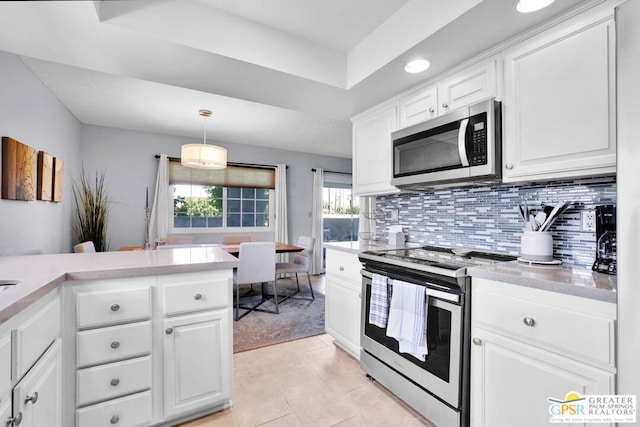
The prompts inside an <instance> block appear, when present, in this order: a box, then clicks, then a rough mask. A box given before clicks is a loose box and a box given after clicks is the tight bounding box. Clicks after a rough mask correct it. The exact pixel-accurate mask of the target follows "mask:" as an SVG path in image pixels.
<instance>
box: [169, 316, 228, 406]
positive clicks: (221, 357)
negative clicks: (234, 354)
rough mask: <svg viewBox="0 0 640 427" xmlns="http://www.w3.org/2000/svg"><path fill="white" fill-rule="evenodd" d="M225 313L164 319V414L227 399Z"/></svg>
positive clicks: (217, 402) (226, 328) (226, 329)
mask: <svg viewBox="0 0 640 427" xmlns="http://www.w3.org/2000/svg"><path fill="white" fill-rule="evenodd" d="M228 311H229V310H223V311H215V312H207V313H199V314H192V315H187V316H180V317H174V318H169V319H165V320H164V321H163V327H164V332H165V333H164V343H163V344H164V413H165V416H166V417H173V416H175V415H179V414H181V413H184V412H187V411H189V410H195V409H199V408H204V407H207V406H214V405H217V404H221V403H224V402H225V401H228V400H229V398H230V397H231V374H232V373H231V369H230V367H231V355H230V354H229V352H228V349H227V348H225V347H228V346H229V342H230V341H231V337H230V336H229V330H230V316H229V313H228Z"/></svg>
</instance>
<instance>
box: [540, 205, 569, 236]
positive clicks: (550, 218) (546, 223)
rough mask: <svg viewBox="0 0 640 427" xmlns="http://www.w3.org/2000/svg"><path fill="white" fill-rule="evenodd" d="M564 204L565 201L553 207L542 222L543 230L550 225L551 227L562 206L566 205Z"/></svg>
mask: <svg viewBox="0 0 640 427" xmlns="http://www.w3.org/2000/svg"><path fill="white" fill-rule="evenodd" d="M564 204H565V202H558V203H556V205H555V206H554V207H553V210H552V211H551V213H550V214H549V216H548V217H547V219H546V220H545V221H544V223H543V224H542V231H547V230H548V229H549V227H551V224H552V223H553V221H555V218H556V217H557V215H558V212H559V211H560V209H561V208H562V206H564Z"/></svg>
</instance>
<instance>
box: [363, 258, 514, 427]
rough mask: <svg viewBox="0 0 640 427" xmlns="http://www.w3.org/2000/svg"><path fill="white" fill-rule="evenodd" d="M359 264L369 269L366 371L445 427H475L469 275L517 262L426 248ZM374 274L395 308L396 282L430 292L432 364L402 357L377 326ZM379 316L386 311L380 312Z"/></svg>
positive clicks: (427, 302) (366, 277)
mask: <svg viewBox="0 0 640 427" xmlns="http://www.w3.org/2000/svg"><path fill="white" fill-rule="evenodd" d="M454 252H455V253H454ZM359 258H360V261H361V262H362V263H363V265H364V266H363V270H362V296H363V298H362V322H361V325H362V326H361V335H360V346H361V347H362V349H361V351H360V365H361V366H362V369H363V370H364V371H365V372H366V373H367V375H368V376H370V377H371V378H372V379H375V380H376V381H378V382H379V383H380V384H382V385H383V386H385V387H386V388H387V389H389V390H390V391H391V392H393V393H394V394H395V395H397V396H398V397H399V398H400V399H402V400H403V401H405V402H406V403H407V404H409V405H410V406H411V407H413V408H414V409H415V410H416V411H418V412H419V413H421V414H422V415H424V416H425V417H426V418H427V419H429V420H430V421H431V422H433V423H434V424H436V425H437V426H439V427H448V426H468V425H469V346H470V338H469V335H470V321H471V315H470V314H471V311H470V310H471V307H470V302H471V295H470V281H471V279H470V278H469V277H468V276H467V267H471V266H480V265H487V264H492V263H495V262H503V261H512V260H514V259H516V257H514V256H510V255H503V254H494V253H486V252H478V251H471V252H469V251H462V250H460V251H456V250H455V249H454V250H452V249H448V248H437V247H431V246H423V247H418V248H403V249H394V250H380V251H366V252H362V253H360V256H359ZM374 274H375V275H377V278H376V280H377V286H381V285H380V283H386V287H387V289H386V291H387V292H386V295H387V297H386V298H387V303H388V304H389V305H390V304H391V299H392V295H393V290H394V289H393V288H394V281H396V280H398V281H401V282H400V283H399V282H396V283H397V286H401V285H402V283H409V284H413V285H418V286H424V287H425V288H426V297H425V307H424V313H426V314H425V316H424V318H425V319H426V323H425V325H424V330H423V331H422V332H423V333H424V334H426V347H427V350H428V351H427V354H426V356H425V357H424V359H425V360H424V361H422V360H420V358H417V357H415V356H413V355H410V354H408V353H405V352H401V351H400V346H399V343H398V341H397V340H396V339H395V338H392V337H390V336H387V332H388V328H387V327H386V326H385V325H380V323H379V322H373V323H378V324H379V326H377V325H375V324H372V323H370V317H369V316H370V313H371V311H372V305H371V295H372V281H373V277H374ZM381 280H382V282H380V281H381ZM376 295H379V293H378V292H376ZM375 304H377V303H375ZM379 309H380V308H379V305H377V306H376V307H375V308H373V310H374V311H379ZM391 335H393V334H391ZM403 351H404V350H403Z"/></svg>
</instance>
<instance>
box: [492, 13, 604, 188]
mask: <svg viewBox="0 0 640 427" xmlns="http://www.w3.org/2000/svg"><path fill="white" fill-rule="evenodd" d="M608 14H609V15H611V14H612V10H609V11H608ZM593 15H594V14H589V16H587V17H581V16H578V17H576V18H573V19H572V20H569V21H567V22H565V23H563V24H561V25H559V26H558V27H556V28H552V29H550V30H547V31H545V32H543V33H540V34H538V35H536V36H534V37H532V38H530V39H528V40H526V41H525V42H523V43H520V44H518V45H516V46H514V47H513V48H511V49H509V50H507V51H505V52H504V55H503V58H504V67H505V70H504V72H505V87H504V104H503V112H504V132H505V133H504V141H503V144H504V162H503V163H504V174H503V177H504V181H505V182H516V181H534V180H549V179H558V178H569V177H579V176H592V175H602V174H613V173H615V171H616V133H615V40H614V36H615V30H614V21H613V18H612V16H593ZM600 15H602V13H600Z"/></svg>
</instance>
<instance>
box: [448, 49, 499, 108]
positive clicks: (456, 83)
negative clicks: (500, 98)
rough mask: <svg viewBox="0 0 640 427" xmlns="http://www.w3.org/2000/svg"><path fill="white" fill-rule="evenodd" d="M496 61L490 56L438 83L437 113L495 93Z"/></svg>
mask: <svg viewBox="0 0 640 427" xmlns="http://www.w3.org/2000/svg"><path fill="white" fill-rule="evenodd" d="M496 64H497V61H496V60H495V59H494V58H492V59H490V60H488V61H485V62H482V63H479V64H476V65H474V66H471V67H469V68H468V69H466V70H464V71H462V72H460V73H457V74H455V75H453V76H451V77H449V78H447V79H445V80H443V81H442V82H440V83H439V84H438V115H442V114H446V113H448V112H449V111H453V110H456V109H458V108H462V107H466V106H467V105H471V104H474V103H476V102H480V101H483V100H485V99H488V98H491V97H495V96H496V95H497V73H496V66H497V65H496Z"/></svg>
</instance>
